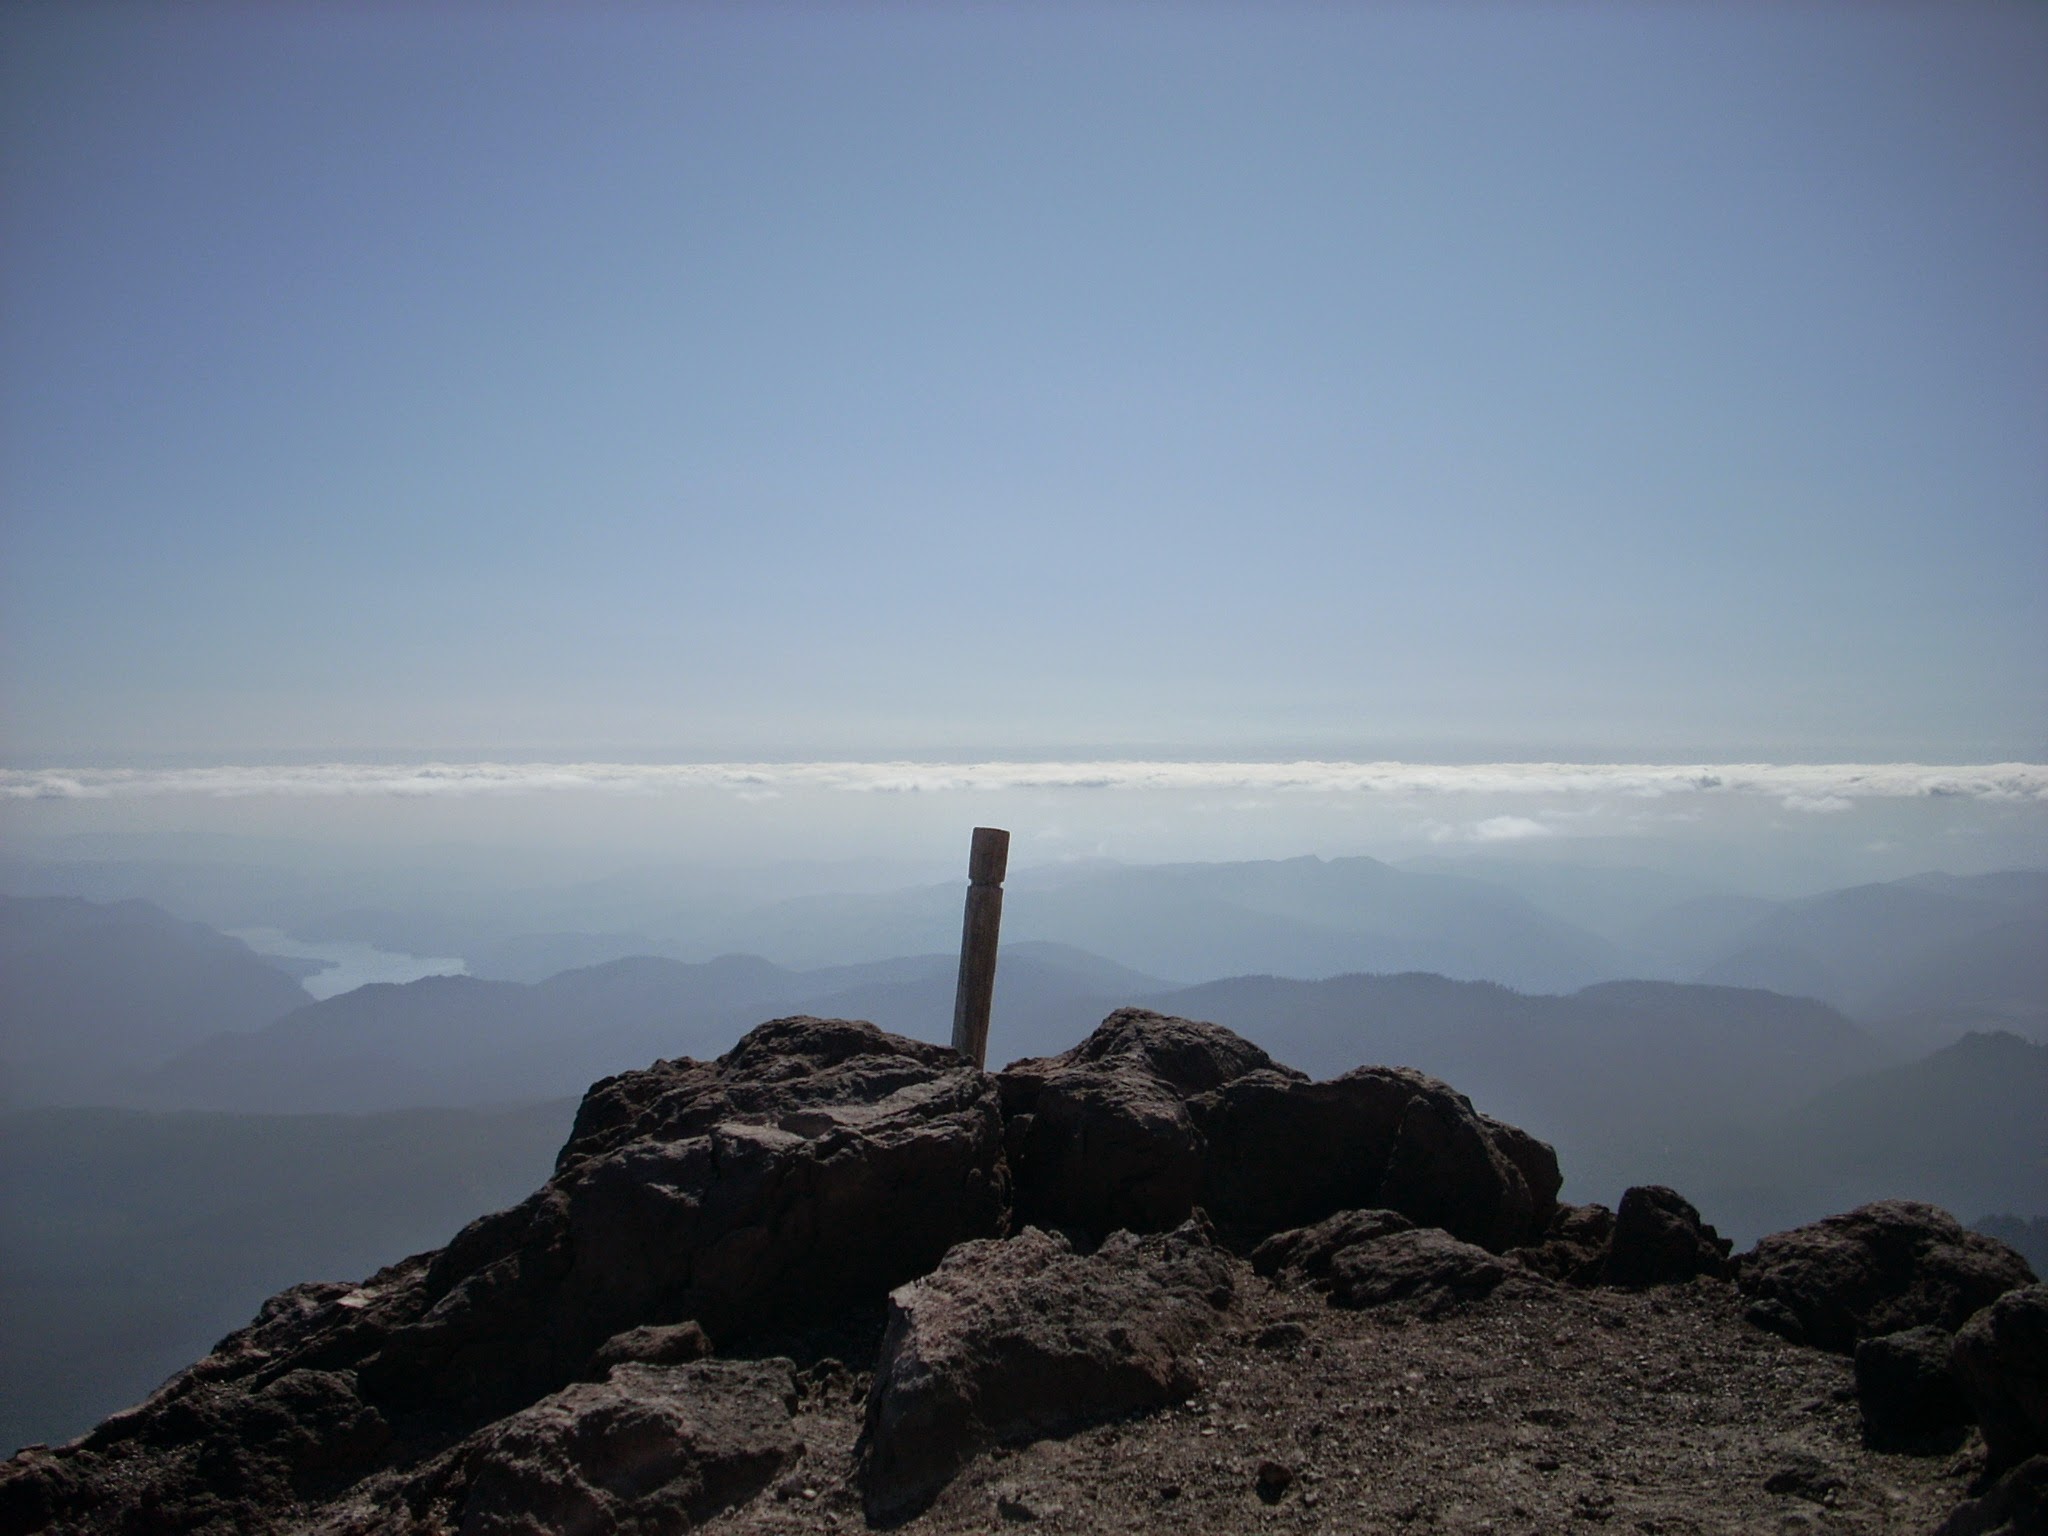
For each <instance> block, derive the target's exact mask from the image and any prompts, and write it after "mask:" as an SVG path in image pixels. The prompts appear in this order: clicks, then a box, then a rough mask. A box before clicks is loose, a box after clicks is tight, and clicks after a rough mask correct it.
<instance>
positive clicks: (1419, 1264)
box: [1330, 1227, 1517, 1317]
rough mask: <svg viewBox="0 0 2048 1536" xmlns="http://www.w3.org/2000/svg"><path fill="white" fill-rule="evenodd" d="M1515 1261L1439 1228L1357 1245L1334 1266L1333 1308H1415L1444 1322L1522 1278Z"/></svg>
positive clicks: (1332, 1269) (1334, 1261) (1331, 1277)
mask: <svg viewBox="0 0 2048 1536" xmlns="http://www.w3.org/2000/svg"><path fill="white" fill-rule="evenodd" d="M1516 1272H1517V1271H1516V1268H1515V1265H1514V1263H1513V1261H1511V1260H1505V1259H1500V1258H1496V1257H1495V1256H1494V1255H1493V1254H1490V1253H1488V1252H1487V1251H1486V1250H1485V1249H1484V1248H1481V1247H1479V1246H1477V1245H1476V1244H1473V1243H1464V1242H1460V1241H1459V1240H1458V1239H1457V1238H1455V1237H1452V1236H1451V1235H1450V1233H1448V1232H1445V1231H1443V1230H1441V1229H1439V1228H1436V1227H1418V1228H1415V1229H1413V1230H1411V1231H1407V1232H1393V1233H1389V1234H1388V1235H1387V1236H1385V1237H1381V1238H1375V1239H1374V1240H1373V1241H1371V1242H1367V1243H1354V1244H1353V1245H1352V1246H1351V1247H1349V1248H1346V1249H1344V1250H1342V1251H1341V1252H1339V1253H1338V1254H1337V1255H1336V1256H1335V1257H1334V1258H1332V1259H1331V1260H1330V1302H1331V1304H1332V1305H1333V1306H1339V1307H1379V1306H1385V1305H1386V1304H1388V1303H1389V1302H1396V1301H1407V1302H1413V1303H1415V1304H1416V1305H1417V1306H1418V1307H1419V1308H1420V1309H1421V1311H1422V1313H1423V1315H1424V1316H1426V1317H1438V1316H1441V1315H1442V1314H1443V1313H1444V1312H1446V1311H1448V1310H1450V1308H1452V1307H1453V1306H1455V1305H1457V1304H1458V1303H1459V1302H1462V1301H1478V1300H1479V1299H1480V1298H1482V1297H1485V1296H1491V1295H1492V1294H1493V1293H1494V1291H1495V1290H1497V1289H1498V1288H1499V1287H1500V1285H1501V1284H1502V1283H1503V1282H1504V1281H1506V1280H1508V1279H1509V1278H1510V1277H1511V1276H1513V1275H1514V1274H1516Z"/></svg>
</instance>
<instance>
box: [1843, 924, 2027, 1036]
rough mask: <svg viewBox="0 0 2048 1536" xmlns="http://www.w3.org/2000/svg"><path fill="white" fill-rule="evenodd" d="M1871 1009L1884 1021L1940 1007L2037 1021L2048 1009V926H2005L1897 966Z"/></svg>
mask: <svg viewBox="0 0 2048 1536" xmlns="http://www.w3.org/2000/svg"><path fill="white" fill-rule="evenodd" d="M1865 1007H1866V1011H1868V1012H1869V1013H1871V1014H1873V1015H1876V1016H1879V1017H1884V1018H1895V1017H1901V1016H1905V1015H1910V1014H1915V1013H1924V1012H1928V1011H1930V1010H1936V1009H1941V1010H1963V1009H1980V1010H1984V1011H1986V1012H1989V1013H1994V1014H2003V1015H2005V1016H2007V1017H2010V1018H2015V1019H2021V1018H2030V1017H2036V1016H2038V1015H2039V1014H2040V1013H2041V1012H2042V1010H2043V1009H2044V1008H2048V924H2044V923H2040V922H2032V921H2019V922H2010V923H2004V924H2001V925H1999V926H1998V927H1995V928H1987V929H1984V930H1982V931H1980V932H1976V933H1970V934H1966V935H1964V936H1963V937H1962V938H1959V939H1955V940H1952V941H1950V942H1948V943H1945V944H1939V945H1936V946H1934V947H1932V948H1931V949H1928V950H1926V951H1923V952H1922V953H1921V954H1919V955H1917V956H1915V957H1914V958H1913V959H1912V960H1911V961H1909V962H1908V963H1906V964H1904V965H1900V966H1897V967H1894V968H1893V969H1892V970H1891V971H1890V972H1889V973H1888V974H1887V975H1886V976H1885V977H1884V978H1883V979H1882V980H1881V981H1880V982H1879V983H1877V984H1876V985H1875V986H1874V987H1872V988H1871V989H1870V992H1869V994H1868V997H1867V1001H1866V1004H1865Z"/></svg>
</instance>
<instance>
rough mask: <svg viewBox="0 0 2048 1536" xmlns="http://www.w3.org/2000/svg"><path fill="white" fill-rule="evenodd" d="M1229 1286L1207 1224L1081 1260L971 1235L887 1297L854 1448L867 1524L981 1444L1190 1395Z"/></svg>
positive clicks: (1038, 1236)
mask: <svg viewBox="0 0 2048 1536" xmlns="http://www.w3.org/2000/svg"><path fill="white" fill-rule="evenodd" d="M1233 1291H1234V1286H1233V1280H1232V1266H1231V1261H1230V1259H1229V1258H1228V1256H1227V1255H1226V1254H1224V1253H1223V1252H1221V1251H1220V1250H1218V1249H1217V1248H1216V1247H1215V1246H1214V1245H1213V1244H1212V1243H1211V1241H1210V1238H1209V1235H1208V1233H1207V1232H1206V1231H1205V1230H1204V1229H1203V1227H1202V1226H1201V1225H1200V1224H1199V1223H1192V1222H1191V1223H1189V1224H1187V1225H1185V1226H1183V1227H1180V1228H1178V1229H1177V1230H1175V1231H1173V1232H1171V1233H1164V1234H1155V1235H1153V1236H1149V1237H1143V1238H1140V1237H1137V1236H1134V1235H1133V1234H1131V1233H1128V1232H1119V1233H1117V1234H1115V1235H1113V1236H1112V1237H1111V1238H1110V1239H1109V1240H1108V1241H1107V1242H1105V1243H1104V1244H1103V1245H1102V1247H1101V1248H1100V1249H1098V1250H1097V1251H1096V1252H1095V1253H1093V1254H1089V1255H1086V1256H1085V1257H1084V1256H1082V1255H1080V1254H1077V1253H1075V1252H1074V1251H1073V1250H1072V1248H1071V1247H1070V1246H1069V1244H1068V1243H1067V1241H1066V1240H1065V1239H1063V1238H1061V1237H1058V1236H1056V1235H1054V1234H1051V1233H1047V1232H1042V1231H1040V1230H1038V1229H1037V1228H1035V1227H1031V1228H1027V1229H1025V1231H1024V1232H1023V1233H1022V1234H1021V1235H1019V1236H1017V1237H1014V1238H1012V1239H1010V1240H1009V1241H1008V1242H977V1243H966V1244H963V1245H962V1246H961V1247H959V1248H958V1249H956V1250H954V1251H953V1252H952V1253H950V1254H948V1255H947V1256H946V1261H945V1263H943V1264H942V1265H940V1266H939V1268H938V1269H937V1270H936V1271H935V1272H933V1273H932V1274H930V1275H928V1276H926V1277H925V1278H924V1279H923V1280H920V1281H917V1282H916V1283H915V1284H912V1285H907V1286H904V1287H903V1288H901V1289H900V1290H898V1291H897V1292H895V1294H894V1295H892V1296H891V1297H890V1299H889V1324H888V1331H887V1333H886V1334H885V1335H884V1337H883V1341H882V1353H881V1359H880V1362H879V1363H878V1364H877V1366H876V1368H875V1380H874V1386H873V1389H872V1390H871V1392H870V1394H869V1397H868V1406H867V1419H866V1425H865V1428H864V1429H863V1431H862V1436H861V1446H860V1452H859V1465H858V1476H859V1481H860V1487H861V1493H862V1498H863V1502H864V1504H865V1507H866V1510H867V1514H868V1517H869V1519H871V1520H874V1521H878V1522H884V1523H887V1522H893V1521H897V1520H901V1519H904V1518H907V1517H908V1516H910V1515H912V1514H914V1513H916V1512H917V1511H918V1510H920V1509H922V1508H923V1507H924V1506H925V1505H926V1504H928V1503H929V1502H930V1501H931V1499H932V1498H933V1496H934V1495H936V1494H937V1493H938V1491H939V1490H940V1489H941V1488H943V1487H944V1486H945V1485H946V1483H947V1482H948V1481H949V1480H951V1478H952V1477H953V1475H954V1473H955V1472H957V1471H958V1470H959V1469H960V1467H961V1466H962V1465H964V1464H965V1463H966V1461H967V1460H968V1458H969V1457H971V1456H972V1455H973V1454H974V1453H975V1452H976V1451H977V1450H979V1449H980V1448H982V1447H984V1446H987V1445H992V1444H996V1443H999V1442H1005V1441H1009V1442H1015V1441H1021V1440H1030V1439H1038V1438H1042V1437H1045V1436H1048V1435H1059V1434H1064V1433H1067V1432H1068V1431H1071V1430H1073V1429H1076V1428H1078V1427H1080V1426H1082V1425H1084V1424H1088V1423H1091V1422H1094V1421H1097V1420H1100V1419H1104V1418H1108V1417H1111V1416H1113V1415H1116V1414H1122V1413H1129V1412H1132V1411H1134V1410H1136V1409H1141V1408H1155V1407H1159V1406H1161V1405H1163V1404H1166V1403H1171V1402H1176V1401H1178V1400H1179V1399H1181V1398H1184V1397H1186V1396H1187V1395H1188V1394H1189V1393H1191V1392H1193V1391H1194V1390H1195V1389H1196V1388H1197V1387H1198V1386H1199V1385H1200V1384H1201V1383H1200V1379H1199V1377H1198V1376H1197V1375H1196V1372H1195V1369H1194V1366H1193V1363H1192V1361H1191V1360H1190V1358H1189V1357H1190V1354H1191V1352H1192V1350H1193V1349H1194V1347H1195V1345H1196V1344H1198V1343H1199V1342H1200V1341H1201V1340H1202V1339H1203V1338H1204V1337H1206V1336H1207V1335H1208V1334H1209V1333H1210V1331H1211V1330H1212V1329H1213V1328H1214V1327H1215V1325H1216V1322H1217V1318H1218V1315H1219V1313H1220V1312H1221V1311H1222V1309H1224V1308H1226V1307H1227V1306H1228V1305H1229V1304H1230V1301H1231V1297H1232V1295H1233Z"/></svg>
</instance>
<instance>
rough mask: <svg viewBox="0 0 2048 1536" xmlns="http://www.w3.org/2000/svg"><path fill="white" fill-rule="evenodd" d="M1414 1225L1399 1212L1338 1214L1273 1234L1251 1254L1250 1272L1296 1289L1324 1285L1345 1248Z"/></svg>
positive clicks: (1346, 1212)
mask: <svg viewBox="0 0 2048 1536" xmlns="http://www.w3.org/2000/svg"><path fill="white" fill-rule="evenodd" d="M1414 1225H1415V1223H1414V1222H1412V1221H1410V1220H1409V1219H1408V1218H1407V1217H1406V1216H1403V1215H1402V1214H1401V1213H1400V1212H1399V1211H1339V1212H1338V1213H1337V1214H1336V1215H1334V1216H1330V1217H1326V1218H1325V1219H1324V1220H1322V1221H1319V1222H1317V1223H1316V1224H1315V1225H1314V1226H1312V1227H1296V1228H1295V1229H1294V1230H1293V1231H1291V1232H1276V1233H1274V1234H1273V1235H1272V1236H1271V1237H1269V1238H1267V1239H1266V1240H1265V1241H1264V1242H1263V1243H1261V1244H1259V1246H1258V1247H1256V1248H1254V1249H1253V1250H1252V1268H1253V1269H1255V1270H1257V1271H1258V1272H1259V1273H1260V1274H1262V1275H1265V1276H1267V1277H1268V1278H1271V1277H1272V1276H1275V1275H1279V1276H1283V1277H1285V1278H1286V1279H1287V1280H1288V1281H1289V1282H1290V1283H1293V1284H1297V1285H1298V1284H1301V1283H1303V1282H1307V1283H1309V1284H1314V1283H1317V1282H1319V1281H1327V1280H1328V1279H1329V1278H1330V1264H1331V1262H1332V1261H1333V1260H1334V1259H1335V1258H1336V1257H1337V1255H1338V1254H1340V1253H1342V1252H1343V1251H1344V1250H1345V1249H1346V1248H1352V1247H1355V1246H1357V1245H1358V1244H1359V1243H1369V1242H1372V1241H1374V1240H1375V1239H1377V1238H1382V1237H1386V1236H1388V1235H1389V1234H1391V1233H1394V1232H1406V1231H1409V1230H1411V1229H1412V1228H1413V1227H1414Z"/></svg>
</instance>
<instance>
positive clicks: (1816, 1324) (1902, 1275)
mask: <svg viewBox="0 0 2048 1536" xmlns="http://www.w3.org/2000/svg"><path fill="white" fill-rule="evenodd" d="M2033 1278H2034V1276H2033V1272H2032V1271H2031V1270H2029V1269H2028V1268H2027V1265H2026V1261H2025V1260H2024V1259H2022V1258H2021V1257H2020V1256H2019V1255H2018V1254H2016V1253H2014V1252H2013V1251H2012V1250H2011V1249H2010V1248H2008V1247H2006V1246H2005V1244H2003V1243H2001V1242H1998V1241H1996V1240H1994V1239H1992V1238H1988V1237H1984V1236H1982V1235H1980V1234H1978V1233H1975V1232H1971V1231H1969V1230H1968V1229H1967V1228H1965V1227H1963V1226H1962V1225H1961V1224H1960V1223H1959V1222H1957V1221H1956V1219H1955V1218H1954V1217H1952V1216H1950V1215H1949V1214H1948V1213H1947V1212H1946V1211H1943V1210H1940V1209H1938V1208H1936V1207H1935V1206H1931V1205H1922V1204H1919V1203H1917V1202H1915V1201H1910V1200H1881V1201H1878V1202H1877V1203H1875V1204H1873V1205H1865V1206H1859V1207H1857V1208H1856V1209H1855V1210H1853V1211H1849V1212H1846V1213H1844V1214H1843V1215H1840V1216H1829V1217H1826V1218H1824V1219H1822V1220H1820V1221H1817V1222H1814V1223H1812V1224H1811V1225H1809V1226H1804V1227H1795V1228H1793V1229H1792V1230H1791V1231H1789V1232H1779V1233H1775V1234H1773V1235H1772V1236H1770V1237H1766V1238H1764V1239H1763V1240H1762V1241H1761V1242H1759V1243H1758V1244H1757V1245H1756V1247H1755V1248H1754V1249H1752V1250H1751V1251H1750V1252H1749V1253H1747V1254H1745V1255H1743V1258H1742V1262H1741V1271H1740V1277H1739V1279H1740V1284H1741V1287H1742V1291H1743V1293H1744V1294H1745V1295H1746V1296H1748V1297H1749V1298H1751V1301H1752V1303H1763V1304H1765V1305H1763V1306H1756V1305H1753V1306H1752V1308H1751V1312H1750V1315H1751V1317H1752V1318H1753V1319H1754V1320H1755V1321H1758V1322H1759V1323H1763V1324H1764V1325H1766V1326H1772V1327H1774V1328H1775V1329H1776V1330H1777V1331H1781V1332H1788V1333H1789V1332H1791V1331H1792V1330H1791V1329H1790V1328H1788V1327H1787V1326H1785V1325H1786V1324H1787V1323H1792V1324H1796V1325H1797V1330H1798V1332H1799V1333H1800V1334H1801V1335H1803V1339H1802V1340H1801V1341H1802V1342H1806V1343H1811V1344H1813V1345H1815V1346H1817V1347H1819V1348H1821V1349H1827V1350H1833V1351H1835V1352H1836V1353H1838V1354H1848V1353H1850V1352H1852V1351H1853V1350H1854V1349H1855V1347H1856V1341H1857V1340H1858V1339H1865V1338H1873V1337H1875V1336H1877V1335H1879V1334H1885V1333H1896V1332H1898V1331H1899V1330H1901V1329H1904V1328H1917V1327H1919V1326H1920V1325H1922V1324H1924V1323H1932V1324H1935V1325H1937V1326H1939V1327H1942V1328H1949V1329H1953V1328H1957V1327H1960V1326H1961V1324H1962V1323H1963V1321H1964V1320H1965V1319H1967V1318H1968V1317H1969V1316H1970V1314H1971V1313H1973V1312H1975V1311H1976V1310H1977V1309H1978V1308H1979V1307H1982V1306H1985V1305H1987V1304H1989V1303H1990V1302H1992V1301H1994V1300H1996V1299H1997V1298H1998V1297H1999V1296H2000V1295H2001V1294H2003V1293H2004V1292H2005V1291H2008V1290H2010V1289H2012V1288H2013V1287H2014V1286H2017V1285H2025V1284H2027V1283H2028V1282H2029V1281H2031V1280H2032V1279H2033Z"/></svg>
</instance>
